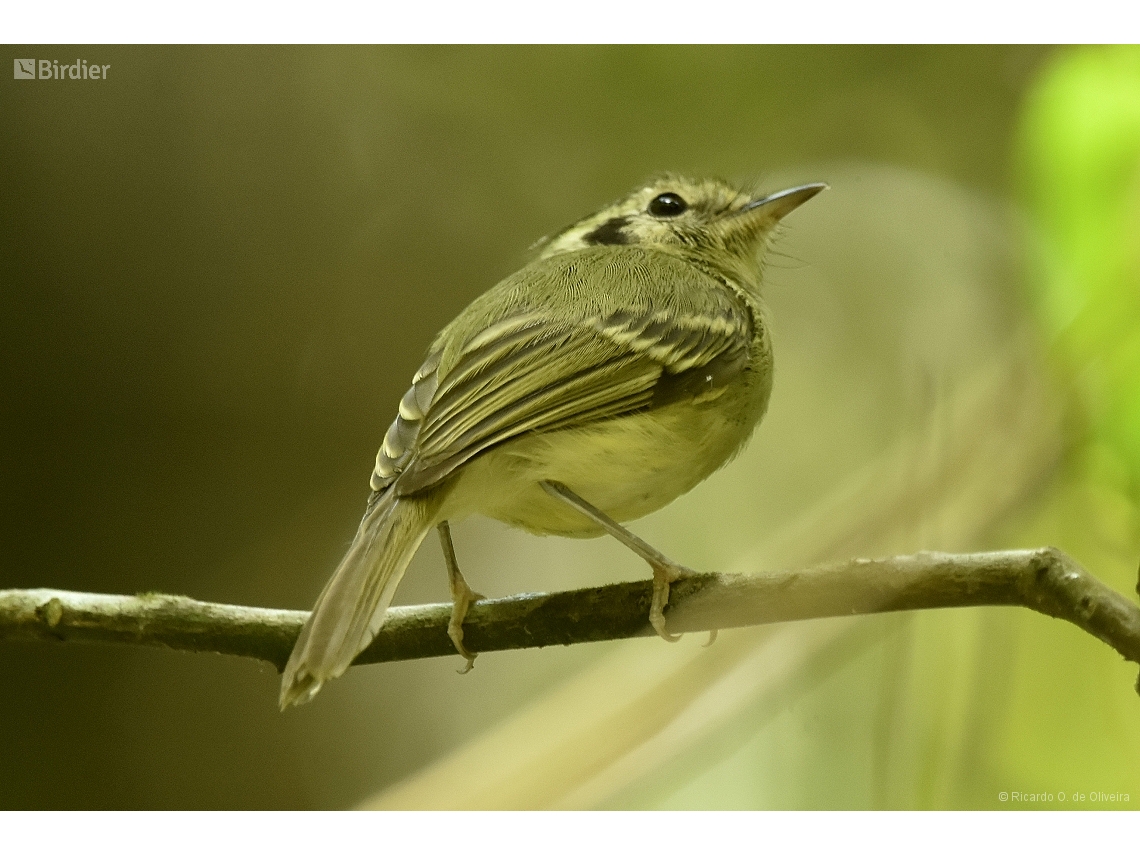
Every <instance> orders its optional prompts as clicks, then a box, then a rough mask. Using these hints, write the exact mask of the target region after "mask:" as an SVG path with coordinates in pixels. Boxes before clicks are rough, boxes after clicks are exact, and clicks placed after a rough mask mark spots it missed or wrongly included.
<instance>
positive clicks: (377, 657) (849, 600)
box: [0, 547, 1140, 691]
mask: <svg viewBox="0 0 1140 855" xmlns="http://www.w3.org/2000/svg"><path fill="white" fill-rule="evenodd" d="M1138 590H1140V585H1138ZM651 596H652V583H651V582H650V581H648V580H647V581H644V582H625V583H621V584H615V585H605V586H603V587H599V588H584V589H581V590H576V591H565V592H560V593H553V594H520V595H518V596H514V597H506V598H502V599H487V600H480V601H479V602H477V603H475V604H473V605H472V606H471V609H470V611H469V612H468V615H467V619H466V620H465V622H464V640H465V642H466V643H467V645H468V647H469V648H470V649H471V650H472V651H475V652H490V651H494V650H515V649H520V648H527V647H546V646H549V645H554V644H580V643H583V642H587V641H606V640H612V639H619V638H632V637H636V636H648V635H653V634H654V631H653V629H652V628H651V627H650V625H649V622H648V614H649V603H650V598H651ZM969 606H1022V607H1025V608H1029V609H1032V610H1033V611H1036V612H1040V613H1041V614H1044V615H1048V616H1049V617H1054V618H1060V619H1062V620H1066V621H1068V622H1069V623H1072V624H1074V625H1075V626H1077V627H1079V628H1081V629H1083V630H1084V631H1085V632H1088V633H1090V634H1091V635H1094V636H1096V637H1097V638H1099V639H1100V640H1101V641H1103V642H1104V643H1105V644H1107V645H1109V646H1110V647H1112V648H1113V649H1114V650H1116V651H1117V652H1118V653H1120V654H1121V655H1122V656H1123V657H1124V658H1125V659H1127V660H1129V661H1131V662H1136V663H1140V608H1138V607H1137V606H1136V605H1135V604H1134V603H1132V602H1130V601H1129V600H1128V599H1126V598H1125V597H1124V596H1122V595H1121V594H1119V593H1117V592H1116V591H1114V590H1112V589H1111V588H1109V587H1108V586H1107V585H1105V584H1104V583H1103V582H1101V581H1100V580H1099V579H1097V578H1096V577H1095V576H1093V575H1092V574H1091V573H1089V572H1088V571H1087V570H1085V569H1084V568H1083V567H1081V565H1080V564H1078V563H1077V562H1076V561H1074V560H1073V559H1072V558H1070V557H1069V556H1068V555H1066V554H1065V553H1064V552H1062V551H1061V550H1059V549H1054V548H1051V547H1046V548H1042V549H1033V550H1012V551H1005V552H979V553H965V554H950V553H941V552H920V553H917V554H915V555H901V556H895V557H891V558H874V559H870V558H856V559H851V560H848V561H841V562H834V563H829V564H824V565H820V566H817V567H812V568H809V569H805V570H790V571H780V572H773V573H764V574H755V575H751V574H749V575H739V574H717V573H708V574H698V575H694V576H692V577H689V578H686V579H683V580H681V581H679V582H676V583H674V584H673V586H672V590H671V595H670V605H669V607H668V609H667V610H666V617H667V620H668V628H669V630H670V631H671V632H698V631H711V630H720V629H730V628H734V627H742V626H753V625H757V624H767V623H778V622H782V621H794V620H807V619H810V618H825V617H840V616H851V615H866V614H875V613H881V612H893V611H904V610H912V609H936V608H960V607H969ZM450 615H451V604H450V603H440V604H433V605H423V606H402V607H395V608H392V609H390V610H389V612H388V619H387V621H386V622H385V624H384V627H383V628H382V629H381V630H380V633H379V634H378V635H377V636H376V638H375V640H374V641H373V642H372V644H371V645H370V646H369V647H368V648H367V649H365V650H364V651H362V652H361V654H360V655H359V656H357V658H356V661H355V662H354V663H353V664H354V665H363V664H368V663H373V662H391V661H397V660H404V659H423V658H428V657H433V656H449V655H453V654H454V653H455V648H454V647H453V646H452V644H451V640H450V639H449V638H448V636H447V622H448V620H449V618H450ZM306 617H308V613H307V612H304V611H293V610H287V609H266V608H254V607H250V606H237V605H225V604H220V603H206V602H200V601H198V600H193V599H190V598H189V597H181V596H174V595H169V594H158V593H148V594H139V595H137V596H119V595H112V594H91V593H79V592H72V591H56V590H51V589H28V590H5V591H0V640H5V641H47V642H110V643H119V644H139V645H148V646H157V647H168V648H172V649H175V650H189V651H195V652H213V653H225V654H229V655H233V656H245V657H251V658H255V659H262V660H265V661H266V662H270V663H272V664H273V665H274V666H275V667H276V668H277V669H278V670H279V671H280V670H281V669H282V668H283V667H284V665H285V662H286V660H287V659H288V658H289V653H290V651H291V650H292V648H293V644H294V642H295V641H296V639H297V635H298V633H299V632H300V631H301V625H302V624H303V623H304V621H305V618H306ZM1137 690H1138V691H1140V681H1138V684H1137Z"/></svg>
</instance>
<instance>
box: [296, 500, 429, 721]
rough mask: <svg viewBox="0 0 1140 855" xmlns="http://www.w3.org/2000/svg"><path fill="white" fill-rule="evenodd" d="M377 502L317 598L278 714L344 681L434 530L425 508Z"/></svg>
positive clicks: (412, 503)
mask: <svg viewBox="0 0 1140 855" xmlns="http://www.w3.org/2000/svg"><path fill="white" fill-rule="evenodd" d="M392 492H393V491H389V492H388V493H386V494H384V495H381V496H379V497H378V498H377V499H376V500H375V501H374V502H373V503H372V504H371V505H370V506H369V508H368V511H367V512H366V513H365V515H364V519H363V520H361V523H360V528H359V529H357V532H356V537H355V538H354V539H353V541H352V545H351V546H349V548H348V552H347V553H345V556H344V558H342V559H341V562H340V565H339V566H338V567H337V568H336V571H335V572H334V573H333V575H332V578H331V579H329V581H328V584H326V585H325V589H324V590H323V591H321V595H320V596H319V597H318V598H317V602H316V605H314V606H313V611H312V614H310V615H309V619H308V620H307V621H306V622H305V626H304V627H303V628H302V629H301V634H300V636H298V638H297V643H296V645H295V646H294V647H293V653H292V654H291V655H290V657H289V662H288V664H287V665H286V666H285V673H284V674H283V675H282V678H281V697H280V704H281V709H285V708H286V707H288V706H289V705H290V704H302V703H305V702H306V701H310V700H312V699H313V696H314V695H316V693H317V692H318V691H319V690H320V688H321V685H322V684H324V683H325V681H327V680H331V679H333V678H334V677H339V676H340V675H341V674H343V673H344V672H345V671H346V670H347V669H348V666H349V665H351V664H352V660H353V659H355V658H356V655H357V654H358V653H359V652H360V651H361V650H363V649H364V648H365V647H367V646H368V645H369V644H370V643H371V641H372V639H373V638H374V637H375V636H376V633H377V632H379V631H380V627H381V626H382V625H383V623H384V617H385V615H386V614H387V611H388V606H389V605H391V603H392V597H393V595H394V594H395V593H396V586H397V585H399V584H400V579H402V578H403V576H404V570H406V569H407V567H408V563H409V562H410V561H411V560H412V556H414V555H415V554H416V550H417V549H418V548H419V546H420V543H422V542H423V539H424V536H425V535H426V534H427V533H428V532H429V531H430V530H431V528H432V525H433V519H432V507H431V505H432V503H431V502H430V501H427V500H424V499H420V498H415V499H413V498H396V497H395V496H394V495H392Z"/></svg>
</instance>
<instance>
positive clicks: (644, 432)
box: [441, 402, 759, 537]
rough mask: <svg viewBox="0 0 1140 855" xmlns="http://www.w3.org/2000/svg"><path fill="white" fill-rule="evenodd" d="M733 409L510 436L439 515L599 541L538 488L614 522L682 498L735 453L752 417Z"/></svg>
mask: <svg viewBox="0 0 1140 855" xmlns="http://www.w3.org/2000/svg"><path fill="white" fill-rule="evenodd" d="M710 403H711V402H710ZM734 409H735V408H733V407H730V408H729V414H726V413H725V412H724V410H723V408H715V407H713V406H710V405H707V404H706V405H694V404H692V403H680V404H676V405H673V406H669V407H663V408H661V409H658V410H654V411H652V412H649V413H645V414H638V415H633V416H625V417H622V418H619V419H613V420H611V421H606V422H601V423H599V424H597V425H591V426H588V427H582V428H574V429H570V430H563V431H555V432H552V433H546V434H535V435H528V436H524V437H520V438H518V439H515V440H512V441H510V442H508V443H506V444H504V445H502V446H499V447H498V448H495V449H492V450H491V451H489V452H487V453H485V454H483V455H480V456H479V457H477V458H475V459H474V460H472V461H471V462H470V463H468V464H466V465H465V466H464V467H463V471H462V472H461V474H460V476H459V478H458V479H457V483H456V484H455V486H454V488H453V489H452V490H451V491H450V493H449V494H448V497H447V499H446V500H445V502H444V507H443V508H442V509H441V516H442V517H444V518H450V519H457V518H460V517H463V516H466V515H468V514H471V513H479V514H483V515H485V516H489V517H493V518H495V519H499V520H502V521H503V522H506V523H509V524H510V525H513V526H518V527H519V528H523V529H526V530H528V531H530V532H533V533H535V534H558V535H566V536H572V537H594V536H597V535H600V534H602V533H603V532H602V530H601V529H600V528H598V527H597V526H596V525H594V524H593V523H592V522H591V521H590V520H588V519H587V518H585V517H584V516H582V515H581V514H579V513H578V512H576V511H574V510H573V509H572V508H570V507H568V506H567V505H565V504H564V503H563V502H561V501H559V500H557V499H555V498H553V497H551V496H550V495H549V494H547V493H546V492H545V491H544V490H543V489H542V488H541V487H540V486H539V483H540V482H541V481H544V480H549V481H559V482H561V483H563V484H565V485H566V486H567V487H569V488H570V489H571V490H573V491H574V492H575V493H577V494H578V495H579V496H581V497H582V498H583V499H585V500H586V501H588V502H590V503H591V504H593V505H594V506H595V507H598V508H600V509H601V510H602V511H604V512H605V513H606V514H608V515H609V516H610V517H612V518H613V519H616V520H618V521H619V522H620V521H624V520H631V519H636V518H638V517H641V516H644V515H645V514H648V513H651V512H652V511H655V510H657V509H658V508H661V507H664V506H665V505H667V504H669V503H670V502H671V501H673V500H674V499H675V498H677V497H678V496H680V495H681V494H683V493H686V492H688V491H689V490H691V489H692V488H693V487H695V486H696V485H697V484H699V483H700V482H701V481H703V480H704V479H705V478H707V477H708V476H709V475H711V474H712V473H713V472H714V471H716V470H717V469H718V468H720V466H722V465H723V464H724V463H725V462H726V461H728V460H729V459H730V458H731V457H732V456H733V455H734V454H735V453H736V452H737V451H738V450H739V449H740V447H741V446H742V445H743V444H744V442H745V440H747V438H748V436H749V434H751V432H752V428H753V427H754V424H755V421H756V420H758V416H759V413H755V414H753V413H747V414H745V413H740V412H732V410H734ZM718 410H719V411H718ZM726 415H727V416H728V417H727V418H726Z"/></svg>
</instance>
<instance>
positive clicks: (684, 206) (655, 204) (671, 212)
mask: <svg viewBox="0 0 1140 855" xmlns="http://www.w3.org/2000/svg"><path fill="white" fill-rule="evenodd" d="M687 210H689V203H688V202H686V201H685V200H684V199H682V198H681V197H680V196H678V195H677V194H676V193H662V194H661V195H660V196H654V197H653V201H652V202H650V203H649V213H651V214H652V215H653V216H655V217H676V216H677V215H678V214H683V213H685V211H687Z"/></svg>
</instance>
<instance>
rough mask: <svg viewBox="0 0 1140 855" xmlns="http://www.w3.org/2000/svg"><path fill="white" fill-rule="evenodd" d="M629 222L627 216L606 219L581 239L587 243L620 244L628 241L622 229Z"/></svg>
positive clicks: (627, 236)
mask: <svg viewBox="0 0 1140 855" xmlns="http://www.w3.org/2000/svg"><path fill="white" fill-rule="evenodd" d="M628 223H629V217H614V218H612V219H609V220H606V221H605V222H604V223H602V224H601V225H600V226H598V227H597V228H596V229H594V230H593V231H592V232H590V233H589V234H588V235H586V236H585V237H584V238H582V240H584V241H585V242H586V243H589V244H603V245H605V246H620V245H622V244H627V243H629V235H627V234H626V233H625V232H624V231H622V229H623V228H624V227H625V226H626V225H627V224H628Z"/></svg>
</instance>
